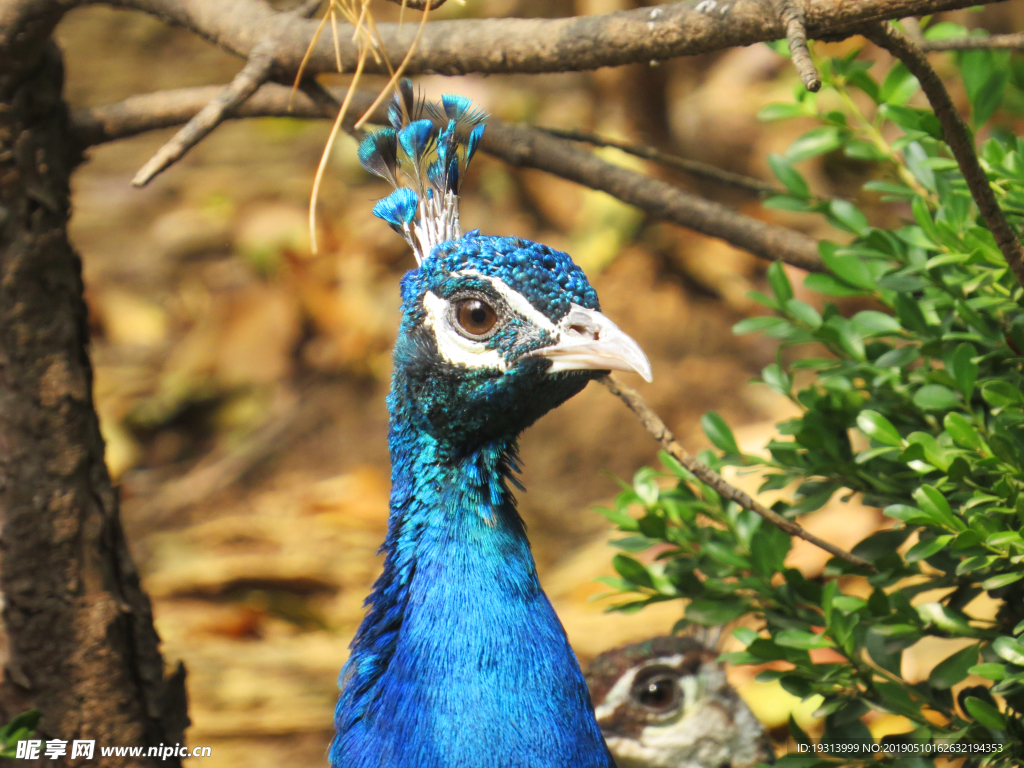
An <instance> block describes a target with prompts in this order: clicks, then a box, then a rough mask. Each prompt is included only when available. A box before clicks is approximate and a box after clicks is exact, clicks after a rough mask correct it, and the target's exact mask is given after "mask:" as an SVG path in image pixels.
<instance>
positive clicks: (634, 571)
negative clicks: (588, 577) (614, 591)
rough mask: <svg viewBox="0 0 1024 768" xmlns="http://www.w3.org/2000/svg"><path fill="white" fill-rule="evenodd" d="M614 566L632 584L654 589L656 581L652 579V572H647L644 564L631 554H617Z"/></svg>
mask: <svg viewBox="0 0 1024 768" xmlns="http://www.w3.org/2000/svg"><path fill="white" fill-rule="evenodd" d="M612 567H613V568H614V569H615V570H616V571H617V572H618V574H619V575H620V576H621V577H622V578H624V579H625V580H626V581H628V582H630V583H631V584H636V585H637V586H638V587H646V588H647V589H654V581H653V579H651V574H650V573H648V572H647V569H646V568H645V567H644V566H643V565H641V564H640V563H639V562H637V561H636V560H634V559H633V558H632V557H630V556H629V555H621V554H620V555H615V557H613V558H612Z"/></svg>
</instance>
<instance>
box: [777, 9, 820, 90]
mask: <svg viewBox="0 0 1024 768" xmlns="http://www.w3.org/2000/svg"><path fill="white" fill-rule="evenodd" d="M778 3H779V18H780V19H781V21H782V23H783V24H784V25H785V27H786V40H787V41H789V53H790V55H791V56H792V57H793V66H794V67H795V68H796V71H797V74H799V75H800V79H801V80H803V83H804V87H806V88H807V90H808V91H818V90H820V89H821V75H819V74H818V68H817V67H815V66H814V61H813V60H812V59H811V51H810V49H809V48H808V47H807V27H806V26H805V25H804V24H805V21H806V19H805V14H804V7H803V0H778Z"/></svg>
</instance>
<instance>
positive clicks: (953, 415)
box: [942, 411, 986, 451]
mask: <svg viewBox="0 0 1024 768" xmlns="http://www.w3.org/2000/svg"><path fill="white" fill-rule="evenodd" d="M942 426H943V427H944V428H945V429H946V431H947V432H948V433H949V436H950V437H952V438H953V440H954V442H956V444H957V445H960V446H963V447H964V448H970V449H972V450H975V451H981V450H985V448H986V446H985V441H984V440H983V439H982V437H981V435H980V434H978V430H976V429H975V428H974V425H973V424H971V422H969V421H968V420H967V419H966V418H965V417H964V416H963V415H962V414H959V413H957V412H956V411H950V412H949V413H947V414H946V418H945V419H943V421H942Z"/></svg>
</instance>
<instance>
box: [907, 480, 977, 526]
mask: <svg viewBox="0 0 1024 768" xmlns="http://www.w3.org/2000/svg"><path fill="white" fill-rule="evenodd" d="M913 497H914V501H916V502H917V506H918V507H920V509H921V511H922V512H924V514H925V515H927V516H928V517H929V518H930V519H931V520H932V521H933V522H934V524H935V525H938V526H941V527H943V528H946V529H947V530H950V529H951V530H956V531H962V530H964V529H965V528H966V527H967V526H966V525H964V522H963V520H960V519H959V518H958V517H956V515H954V514H953V510H952V509H950V506H949V502H948V501H946V497H945V496H943V495H942V493H941V492H940V491H939V490H938V489H936V488H933V487H932V486H930V485H922V486H921V487H920V488H918V489H917V490H916V491H914V493H913Z"/></svg>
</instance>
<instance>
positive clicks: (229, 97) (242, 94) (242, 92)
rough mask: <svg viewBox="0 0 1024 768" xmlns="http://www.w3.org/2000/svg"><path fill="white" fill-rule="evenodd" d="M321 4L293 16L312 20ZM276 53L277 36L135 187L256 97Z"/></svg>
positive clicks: (315, 1) (256, 49)
mask: <svg viewBox="0 0 1024 768" xmlns="http://www.w3.org/2000/svg"><path fill="white" fill-rule="evenodd" d="M320 3H321V0H306V2H305V3H304V4H303V5H302V6H301V7H299V8H298V9H296V10H295V11H294V12H292V13H293V15H294V16H296V17H298V18H309V17H310V16H312V15H313V14H314V13H316V11H317V9H319V8H320ZM276 51H277V42H276V40H275V39H274V37H273V33H271V34H270V35H266V36H264V37H263V39H261V40H260V41H259V42H258V43H257V44H256V45H255V46H253V49H252V52H251V53H250V54H249V60H248V61H247V62H246V64H245V66H244V67H242V71H241V72H239V73H238V74H237V75H235V79H234V80H232V81H231V83H230V84H229V85H228V86H226V87H225V88H224V89H223V90H222V91H221V92H220V93H218V94H217V95H216V96H215V97H214V98H213V99H211V100H210V101H209V102H208V103H207V105H206V106H205V107H203V108H202V109H201V110H199V112H198V113H196V115H195V116H194V117H193V118H192V119H191V120H189V121H188V123H187V124H186V125H185V127H184V128H182V129H181V130H180V131H178V132H177V133H176V134H174V137H173V138H171V140H170V141H168V142H167V143H166V144H164V145H163V146H162V147H160V149H159V150H158V151H157V153H156V154H155V155H153V157H152V158H150V160H149V162H147V163H146V164H145V165H144V166H142V168H141V169H140V170H139V172H138V173H137V174H135V178H134V179H132V184H134V185H135V186H136V187H144V186H146V184H148V183H149V182H150V181H152V180H153V177H154V176H156V175H157V174H158V173H160V172H161V171H163V170H165V169H167V168H168V167H169V166H171V165H172V164H173V163H176V162H177V161H178V160H180V159H181V158H182V157H184V155H185V153H186V152H188V151H189V150H190V149H192V147H194V146H195V145H196V144H198V143H199V142H200V141H202V140H203V139H204V138H206V137H207V136H208V135H209V134H210V132H211V131H212V130H213V129H214V128H216V127H217V126H218V125H220V123H221V121H223V120H224V117H225V116H226V115H227V114H228V113H229V112H230V111H231V110H233V109H234V108H235V107H237V106H238V105H239V104H241V103H242V102H244V101H245V100H246V99H248V98H249V97H250V96H252V95H253V94H254V93H256V90H257V89H258V88H259V87H260V86H261V85H263V84H264V83H265V82H267V80H268V79H269V77H270V74H271V71H272V69H273V67H274V55H275V52H276Z"/></svg>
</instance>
